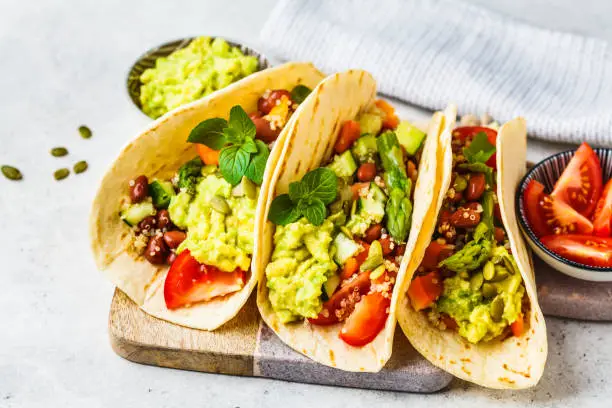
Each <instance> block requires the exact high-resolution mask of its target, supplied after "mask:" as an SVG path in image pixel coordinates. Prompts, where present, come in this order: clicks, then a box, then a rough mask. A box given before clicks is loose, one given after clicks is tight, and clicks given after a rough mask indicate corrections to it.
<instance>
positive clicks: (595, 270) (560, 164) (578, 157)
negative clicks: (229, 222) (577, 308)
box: [515, 143, 612, 282]
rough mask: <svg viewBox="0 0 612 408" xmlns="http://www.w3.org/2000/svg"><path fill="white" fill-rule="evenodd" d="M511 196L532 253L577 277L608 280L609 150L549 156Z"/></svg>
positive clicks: (611, 266) (611, 262) (611, 256)
mask: <svg viewBox="0 0 612 408" xmlns="http://www.w3.org/2000/svg"><path fill="white" fill-rule="evenodd" d="M517 191H518V194H517V195H516V201H515V205H516V213H517V214H518V215H519V224H520V227H521V229H522V231H523V234H524V235H525V236H526V237H527V241H528V242H529V245H530V246H531V248H532V249H533V251H534V252H535V253H536V254H537V255H538V256H539V257H540V258H542V260H544V261H545V262H546V263H547V264H549V265H550V266H552V267H553V268H554V269H556V270H558V271H560V272H563V273H565V274H567V275H570V276H573V277H575V278H578V279H584V280H589V281H600V282H608V281H612V149H609V148H596V149H592V148H591V147H590V146H589V145H588V144H587V143H583V144H582V145H580V147H579V148H578V149H576V150H570V151H566V152H562V153H558V154H555V155H553V156H551V157H549V158H547V159H545V160H542V161H541V162H539V163H538V164H536V165H535V166H533V167H532V168H531V169H530V170H529V171H528V172H527V174H526V175H525V177H523V179H522V180H521V182H520V184H519V187H518V190H517Z"/></svg>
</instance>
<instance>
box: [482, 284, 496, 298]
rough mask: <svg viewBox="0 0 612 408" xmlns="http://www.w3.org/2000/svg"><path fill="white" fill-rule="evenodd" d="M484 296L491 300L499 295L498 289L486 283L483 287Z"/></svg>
mask: <svg viewBox="0 0 612 408" xmlns="http://www.w3.org/2000/svg"><path fill="white" fill-rule="evenodd" d="M482 295H483V296H484V297H486V298H487V299H491V298H492V297H494V296H495V295H497V288H496V287H495V285H493V284H492V283H487V282H485V283H483V285H482Z"/></svg>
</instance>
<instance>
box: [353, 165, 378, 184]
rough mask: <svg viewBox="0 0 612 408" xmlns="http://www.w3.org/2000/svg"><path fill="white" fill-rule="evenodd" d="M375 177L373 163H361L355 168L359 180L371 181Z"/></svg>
mask: <svg viewBox="0 0 612 408" xmlns="http://www.w3.org/2000/svg"><path fill="white" fill-rule="evenodd" d="M374 177H376V165H375V164H374V163H363V164H362V165H361V166H359V169H357V178H358V179H359V181H372V180H374Z"/></svg>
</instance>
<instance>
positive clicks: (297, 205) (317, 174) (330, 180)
mask: <svg viewBox="0 0 612 408" xmlns="http://www.w3.org/2000/svg"><path fill="white" fill-rule="evenodd" d="M337 194H338V177H337V176H336V174H335V173H334V172H333V171H332V170H330V169H328V168H325V167H320V168H318V169H315V170H312V171H309V172H308V173H306V174H305V175H304V177H302V180H301V181H294V182H293V183H291V184H289V194H281V195H279V196H278V197H276V198H275V199H274V200H273V201H272V204H271V206H270V211H269V213H268V219H269V220H270V221H272V222H273V223H274V224H276V225H287V224H291V223H292V222H295V221H297V220H299V219H300V218H301V217H302V216H304V217H306V219H308V221H309V222H310V223H312V224H313V225H317V226H318V225H321V224H323V221H325V218H326V217H327V207H326V205H328V204H331V203H332V202H333V201H334V200H335V199H336V195H337Z"/></svg>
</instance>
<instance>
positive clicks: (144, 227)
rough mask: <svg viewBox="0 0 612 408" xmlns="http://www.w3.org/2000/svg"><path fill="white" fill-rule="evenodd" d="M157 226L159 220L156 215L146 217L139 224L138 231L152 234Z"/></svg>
mask: <svg viewBox="0 0 612 408" xmlns="http://www.w3.org/2000/svg"><path fill="white" fill-rule="evenodd" d="M156 226H157V219H156V218H155V216H154V215H149V216H147V217H144V218H143V219H142V221H140V222H139V223H138V229H139V230H140V231H142V232H151V231H153V230H154V229H155V227H156Z"/></svg>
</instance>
